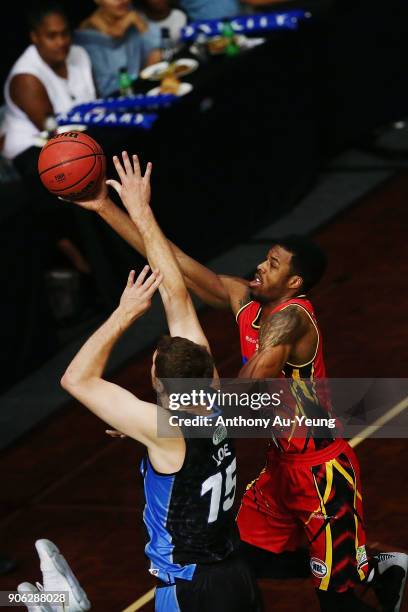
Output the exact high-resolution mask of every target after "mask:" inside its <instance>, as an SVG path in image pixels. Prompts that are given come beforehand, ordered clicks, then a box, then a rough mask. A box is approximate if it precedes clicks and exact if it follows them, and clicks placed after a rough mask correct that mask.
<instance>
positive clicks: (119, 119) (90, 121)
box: [56, 109, 158, 130]
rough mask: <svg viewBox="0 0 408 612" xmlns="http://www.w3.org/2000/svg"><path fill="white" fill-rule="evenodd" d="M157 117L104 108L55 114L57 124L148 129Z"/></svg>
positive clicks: (150, 114)
mask: <svg viewBox="0 0 408 612" xmlns="http://www.w3.org/2000/svg"><path fill="white" fill-rule="evenodd" d="M157 118H158V115H157V114H154V113H149V114H144V113H121V112H114V111H109V110H108V111H105V110H104V109H100V110H94V111H88V112H86V113H84V112H80V111H78V110H77V111H69V112H68V113H60V114H59V115H57V116H56V120H57V123H58V125H71V124H82V125H101V126H106V127H128V128H130V127H131V128H140V129H144V130H150V128H151V127H152V126H153V124H154V122H155V121H156V119H157Z"/></svg>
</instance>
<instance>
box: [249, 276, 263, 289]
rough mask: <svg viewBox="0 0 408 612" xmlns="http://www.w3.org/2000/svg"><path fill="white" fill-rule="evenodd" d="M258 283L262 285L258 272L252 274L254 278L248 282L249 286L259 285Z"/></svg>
mask: <svg viewBox="0 0 408 612" xmlns="http://www.w3.org/2000/svg"><path fill="white" fill-rule="evenodd" d="M259 285H262V279H261V277H260V275H259V274H258V273H256V274H255V276H254V280H251V282H250V283H249V286H250V287H259Z"/></svg>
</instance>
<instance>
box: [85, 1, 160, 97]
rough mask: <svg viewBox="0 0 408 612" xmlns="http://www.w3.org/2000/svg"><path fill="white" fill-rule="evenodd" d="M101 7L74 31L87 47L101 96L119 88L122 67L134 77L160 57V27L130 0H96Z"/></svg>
mask: <svg viewBox="0 0 408 612" xmlns="http://www.w3.org/2000/svg"><path fill="white" fill-rule="evenodd" d="M95 1H96V3H97V4H98V8H97V9H96V11H95V12H94V13H92V15H90V17H88V18H87V19H85V21H83V22H82V23H81V25H80V27H79V30H77V32H76V33H75V41H76V42H77V43H78V44H80V45H83V46H84V47H85V49H87V51H88V53H89V55H90V56H91V60H92V67H93V71H94V76H95V81H96V85H97V88H98V91H99V93H100V95H101V96H103V97H106V96H109V95H111V94H113V93H115V92H116V91H118V89H119V73H120V70H121V69H123V68H126V70H127V73H128V74H129V76H130V77H131V78H132V79H135V78H137V76H138V74H139V72H140V70H141V69H142V68H144V67H145V66H149V65H150V64H155V63H156V62H159V61H160V59H161V52H160V42H161V40H160V29H159V28H158V27H157V26H156V25H154V24H150V25H149V24H148V23H147V22H146V21H145V20H144V19H143V18H142V17H141V15H139V13H137V12H136V11H135V10H134V9H133V7H132V3H131V2H130V0H95Z"/></svg>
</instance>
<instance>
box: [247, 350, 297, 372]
mask: <svg viewBox="0 0 408 612" xmlns="http://www.w3.org/2000/svg"><path fill="white" fill-rule="evenodd" d="M284 354H286V353H283V351H280V350H278V351H277V354H273V353H272V354H270V353H269V352H268V351H260V352H258V353H256V354H255V355H254V356H253V357H251V359H249V360H248V361H247V362H246V363H245V364H244V365H243V366H242V368H241V369H240V371H239V373H238V378H254V379H257V378H276V377H277V376H279V373H280V372H281V370H282V367H283V365H284V363H285V358H284V357H283V355H284Z"/></svg>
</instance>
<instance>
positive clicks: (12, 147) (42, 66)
mask: <svg viewBox="0 0 408 612" xmlns="http://www.w3.org/2000/svg"><path fill="white" fill-rule="evenodd" d="M30 30H31V31H30V37H31V41H32V43H33V44H32V45H30V46H29V47H28V48H27V49H26V50H25V51H24V53H23V54H22V55H21V56H20V58H19V59H18V60H17V62H16V63H15V64H14V66H13V67H12V69H11V71H10V74H9V76H8V78H7V80H6V84H5V89H4V97H5V101H6V113H5V121H4V124H3V132H4V135H5V143H4V149H3V155H4V156H5V157H7V158H8V159H12V160H13V163H14V165H15V166H16V168H17V170H18V171H19V172H20V174H21V175H22V177H23V180H25V182H26V183H27V184H28V187H29V189H30V191H31V193H32V200H33V203H34V202H35V205H36V212H37V214H38V215H39V216H40V217H41V223H43V222H44V223H45V224H46V231H47V233H48V234H51V236H52V237H53V239H54V242H55V240H56V242H57V245H58V247H59V249H60V250H61V251H62V252H63V253H64V254H65V255H66V256H67V257H68V258H69V259H70V260H71V262H72V263H73V264H74V266H75V267H76V268H77V269H78V270H79V271H81V272H85V273H88V272H89V266H88V264H87V263H86V261H85V260H84V258H83V257H82V255H81V253H80V252H79V250H78V249H77V248H76V247H75V245H74V243H73V242H72V240H71V239H70V234H71V235H72V228H73V226H72V219H71V215H70V214H69V213H68V211H67V210H65V209H63V208H62V205H61V204H60V203H59V202H58V201H57V200H56V198H55V197H53V196H51V195H50V194H48V193H47V192H46V191H45V190H44V188H43V187H42V186H41V184H40V181H39V178H38V172H37V162H38V156H39V153H40V149H39V148H38V147H36V146H35V141H36V137H37V136H38V133H39V132H40V131H41V130H43V129H44V124H45V122H46V119H47V116H49V115H54V114H56V113H60V112H65V111H68V110H69V109H70V108H71V107H72V106H74V105H76V104H80V103H82V102H89V101H90V100H93V99H95V97H96V93H95V87H94V83H93V79H92V71H91V63H90V60H89V57H88V55H87V53H86V51H85V50H84V49H82V48H81V47H77V46H72V45H71V34H70V30H69V26H68V21H67V19H66V17H65V14H64V12H63V9H62V8H61V7H60V6H59V5H58V4H56V3H50V4H48V5H44V4H43V5H42V7H41V9H39V10H37V11H33V13H32V14H31V15H30Z"/></svg>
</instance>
